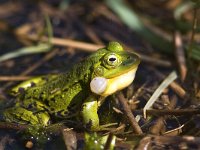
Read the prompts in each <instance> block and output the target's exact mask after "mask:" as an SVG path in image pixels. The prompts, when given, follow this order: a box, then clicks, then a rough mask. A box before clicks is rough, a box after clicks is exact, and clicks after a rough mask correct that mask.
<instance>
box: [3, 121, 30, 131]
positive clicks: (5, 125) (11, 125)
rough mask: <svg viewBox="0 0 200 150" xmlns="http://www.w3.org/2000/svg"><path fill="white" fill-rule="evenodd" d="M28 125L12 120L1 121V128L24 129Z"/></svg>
mask: <svg viewBox="0 0 200 150" xmlns="http://www.w3.org/2000/svg"><path fill="white" fill-rule="evenodd" d="M27 128H28V125H22V124H17V123H10V122H0V129H14V130H24V129H27Z"/></svg>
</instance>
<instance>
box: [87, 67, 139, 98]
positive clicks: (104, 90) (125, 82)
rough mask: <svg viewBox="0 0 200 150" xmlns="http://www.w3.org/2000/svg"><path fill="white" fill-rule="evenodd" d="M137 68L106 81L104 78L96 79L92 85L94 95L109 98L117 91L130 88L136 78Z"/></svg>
mask: <svg viewBox="0 0 200 150" xmlns="http://www.w3.org/2000/svg"><path fill="white" fill-rule="evenodd" d="M136 70H137V67H134V68H133V69H132V70H129V71H128V72H126V73H123V74H121V75H119V76H115V77H113V78H109V79H106V78H104V77H96V78H94V79H93V80H92V81H91V83H90V89H91V91H92V92H93V93H96V94H98V95H101V96H108V95H111V94H113V93H115V92H116V91H119V90H122V89H123V88H125V87H127V86H129V85H130V84H131V83H132V82H133V80H134V78H135V73H136Z"/></svg>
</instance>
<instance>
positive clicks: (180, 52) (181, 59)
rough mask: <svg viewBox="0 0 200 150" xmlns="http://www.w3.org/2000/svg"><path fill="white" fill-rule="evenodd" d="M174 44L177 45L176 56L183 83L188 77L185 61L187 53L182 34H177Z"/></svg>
mask: <svg viewBox="0 0 200 150" xmlns="http://www.w3.org/2000/svg"><path fill="white" fill-rule="evenodd" d="M174 44H175V56H176V59H177V63H178V66H179V71H180V75H181V81H184V80H185V78H186V75H187V66H186V61H185V53H184V49H183V43H182V39H181V34H180V32H178V31H176V32H175V37H174Z"/></svg>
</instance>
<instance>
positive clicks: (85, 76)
mask: <svg viewBox="0 0 200 150" xmlns="http://www.w3.org/2000/svg"><path fill="white" fill-rule="evenodd" d="M96 57H97V56H95V55H91V56H90V57H88V58H86V59H85V60H84V61H82V62H80V63H78V64H77V65H75V66H74V67H73V68H71V70H70V71H69V72H66V73H63V74H60V75H58V76H57V77H55V78H53V79H52V80H50V81H48V82H46V83H45V84H44V85H39V86H35V87H31V88H28V89H27V90H26V91H25V92H24V93H23V94H22V95H20V96H19V99H20V101H21V100H22V101H23V106H25V107H27V108H30V105H33V103H34V104H36V103H35V101H39V103H42V104H41V105H42V107H44V108H45V109H48V110H49V112H50V113H58V112H62V113H63V111H65V112H66V111H68V109H67V108H69V107H68V106H69V105H70V106H71V105H76V107H78V106H79V105H81V103H82V101H83V100H84V99H85V97H86V96H88V93H89V82H90V80H91V74H92V70H93V65H94V64H95V63H97V62H98V58H96ZM37 104H38V103H37ZM37 104H36V105H37ZM31 107H38V106H35V105H34V106H31ZM70 108H72V107H70Z"/></svg>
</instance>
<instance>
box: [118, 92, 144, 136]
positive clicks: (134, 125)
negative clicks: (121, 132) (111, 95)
mask: <svg viewBox="0 0 200 150" xmlns="http://www.w3.org/2000/svg"><path fill="white" fill-rule="evenodd" d="M117 98H118V99H119V102H120V104H121V105H122V106H123V109H124V112H125V114H126V115H127V117H128V119H129V121H130V124H131V126H132V128H133V129H134V131H135V132H136V133H137V134H139V135H140V134H143V132H142V129H141V128H140V126H139V125H138V123H137V121H136V120H135V117H134V116H133V114H132V112H131V109H130V108H129V105H128V103H127V100H126V99H125V98H124V96H123V94H122V93H121V92H119V93H118V94H117Z"/></svg>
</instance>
